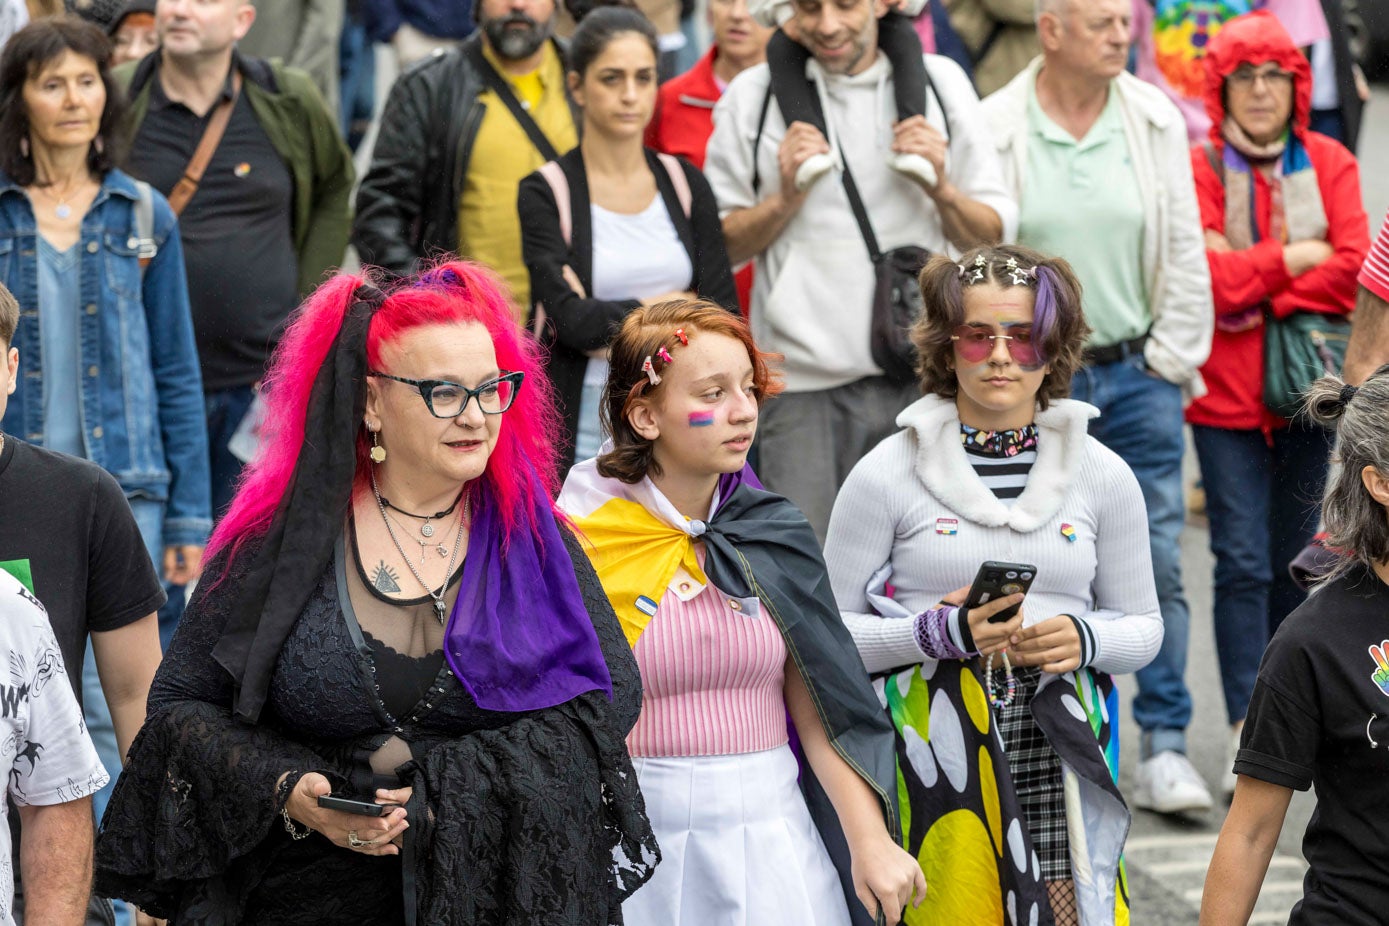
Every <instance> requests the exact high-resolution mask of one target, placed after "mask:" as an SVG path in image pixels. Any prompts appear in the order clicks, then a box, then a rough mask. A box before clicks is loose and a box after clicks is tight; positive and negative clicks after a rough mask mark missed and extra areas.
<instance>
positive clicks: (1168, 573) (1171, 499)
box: [1071, 354, 1191, 758]
mask: <svg viewBox="0 0 1389 926" xmlns="http://www.w3.org/2000/svg"><path fill="white" fill-rule="evenodd" d="M1071 396H1072V397H1073V398H1076V399H1079V400H1080V401H1082V402H1089V403H1090V404H1091V405H1094V406H1095V407H1096V408H1098V409H1099V410H1100V417H1099V418H1097V419H1094V420H1092V421H1091V422H1090V433H1091V435H1093V436H1094V437H1095V438H1096V439H1097V440H1099V441H1100V442H1101V443H1103V444H1104V445H1105V446H1106V447H1108V448H1109V449H1111V450H1113V451H1114V452H1115V453H1117V454H1118V455H1119V456H1120V457H1121V458H1122V459H1123V461H1124V462H1125V463H1127V464H1128V465H1129V468H1130V469H1131V470H1133V474H1134V476H1135V477H1137V479H1138V485H1139V487H1140V488H1141V489H1142V490H1143V501H1144V502H1145V503H1146V505H1147V508H1148V543H1149V546H1150V548H1151V550H1152V556H1153V580H1154V582H1155V583H1156V585H1157V597H1158V607H1159V609H1160V610H1161V611H1162V623H1163V629H1164V633H1163V638H1162V648H1161V649H1160V650H1158V654H1157V656H1156V657H1155V658H1154V659H1153V661H1152V662H1150V663H1149V664H1148V665H1147V666H1146V667H1145V668H1142V669H1139V670H1138V672H1136V673H1135V677H1136V678H1137V681H1138V694H1137V696H1136V697H1134V699H1133V717H1134V720H1136V721H1137V722H1138V725H1139V727H1141V728H1142V730H1143V732H1144V734H1145V735H1144V737H1143V756H1144V757H1145V758H1146V757H1147V756H1149V755H1152V754H1153V753H1155V752H1162V751H1163V750H1168V749H1170V750H1174V751H1176V752H1186V727H1187V724H1189V723H1190V722H1191V692H1190V691H1189V690H1188V689H1187V687H1186V678H1185V676H1186V642H1187V635H1188V631H1189V625H1190V623H1191V613H1190V610H1189V609H1188V608H1187V603H1186V594H1185V593H1184V591H1183V590H1182V561H1181V546H1180V542H1181V533H1182V527H1183V525H1184V524H1185V522H1186V505H1185V502H1184V500H1183V498H1182V451H1183V449H1184V447H1185V439H1184V437H1183V435H1182V391H1181V389H1180V388H1179V387H1178V386H1175V385H1173V384H1172V383H1169V382H1167V381H1166V380H1163V379H1158V378H1157V377H1156V376H1153V375H1152V374H1150V373H1149V372H1148V369H1147V366H1146V365H1145V364H1144V362H1143V358H1142V356H1141V355H1139V354H1133V355H1130V356H1129V357H1126V358H1125V359H1123V360H1119V361H1116V362H1114V363H1107V364H1104V365H1103V366H1090V367H1083V368H1081V370H1080V371H1079V372H1077V373H1076V376H1075V379H1074V381H1073V382H1072V384H1071Z"/></svg>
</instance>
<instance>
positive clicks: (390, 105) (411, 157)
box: [352, 33, 579, 276]
mask: <svg viewBox="0 0 1389 926" xmlns="http://www.w3.org/2000/svg"><path fill="white" fill-rule="evenodd" d="M555 45H556V48H557V50H558V51H559V53H560V57H561V60H562V59H563V57H564V51H565V48H564V45H563V44H562V43H560V42H556V43H555ZM481 48H482V35H481V33H474V34H473V35H472V36H470V37H469V38H468V39H466V40H465V41H464V42H463V43H462V44H461V45H459V46H458V48H456V49H451V50H449V51H446V52H443V53H442V54H436V55H434V56H432V57H430V58H426V59H425V60H424V61H421V62H420V63H419V64H417V65H415V66H414V67H412V68H410V69H409V70H407V71H406V72H405V73H404V74H402V75H401V76H400V77H399V78H398V79H397V80H396V82H395V85H394V86H392V87H391V93H390V96H389V97H387V99H386V105H385V107H384V109H383V110H382V116H381V130H380V133H379V134H378V136H377V138H376V147H375V149H373V151H372V155H371V169H370V170H368V171H367V174H366V176H365V177H363V178H362V185H361V186H360V187H359V188H358V190H357V217H356V220H355V221H354V222H353V224H352V244H353V246H354V247H356V249H357V254H358V255H359V256H360V257H361V259H362V263H363V264H374V265H375V266H378V267H382V268H384V269H385V270H387V271H389V272H390V273H394V274H399V275H401V276H405V275H408V274H411V273H414V272H415V271H416V270H417V269H418V265H419V263H420V262H421V261H422V260H425V259H432V258H434V257H437V256H439V255H440V254H452V253H454V252H455V251H457V250H458V201H459V199H460V198H461V197H462V195H463V181H464V178H465V177H466V176H467V173H468V160H469V158H470V157H471V155H472V150H473V142H474V141H475V140H476V138H477V132H478V128H479V127H480V126H481V125H482V117H483V114H484V113H485V112H486V110H487V105H486V104H485V103H482V102H479V100H478V95H479V94H480V93H481V92H482V91H483V90H484V89H485V85H484V83H483V78H482V74H481V73H480V71H479V70H478V64H477V62H478V61H479V59H480V52H481ZM565 92H566V94H567V93H568V91H567V90H566V91H565ZM570 106H571V108H572V107H573V101H572V100H571V101H570ZM574 124H575V125H578V124H579V118H578V115H577V114H576V115H575V117H574ZM464 256H466V255H464Z"/></svg>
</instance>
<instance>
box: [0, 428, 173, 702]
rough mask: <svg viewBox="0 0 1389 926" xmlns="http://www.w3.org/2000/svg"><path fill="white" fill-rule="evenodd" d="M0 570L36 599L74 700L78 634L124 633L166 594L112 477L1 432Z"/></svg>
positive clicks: (81, 640)
mask: <svg viewBox="0 0 1389 926" xmlns="http://www.w3.org/2000/svg"><path fill="white" fill-rule="evenodd" d="M0 569H4V570H5V571H6V572H9V573H11V574H13V575H15V576H16V578H18V579H19V580H20V581H21V582H23V583H24V584H25V585H30V586H31V587H32V588H33V591H34V595H35V596H36V597H37V598H38V599H39V601H41V602H43V606H44V608H45V609H47V611H48V620H49V623H51V624H52V625H53V634H54V636H56V637H57V638H58V646H59V648H60V649H61V650H62V651H63V662H64V663H65V665H66V666H67V672H68V681H70V682H71V683H72V687H73V691H74V692H76V694H77V699H78V701H79V703H80V702H81V700H82V684H81V683H82V657H83V655H84V653H85V648H86V645H87V633H88V632H89V631H97V632H102V631H108V630H117V629H119V628H121V627H124V626H126V625H127V624H130V623H132V622H134V621H136V620H139V619H140V618H142V617H144V616H145V615H147V614H152V613H154V612H155V611H158V610H159V608H160V607H162V606H163V604H164V601H165V597H166V596H165V594H164V590H163V588H162V587H161V586H160V583H159V576H158V575H156V574H155V571H154V564H153V563H151V562H150V557H149V551H148V550H147V549H146V548H145V542H144V540H142V539H141V537H140V528H139V526H138V525H137V524H136V523H135V516H134V515H133V514H131V512H130V505H129V504H128V503H127V502H126V500H125V493H124V492H122V491H121V487H120V485H119V484H117V482H116V480H115V479H114V478H112V476H111V474H110V473H107V472H106V471H105V470H104V469H102V468H101V467H99V466H97V465H96V464H94V463H90V462H88V461H86V460H79V459H77V458H76V457H70V456H68V455H67V454H62V453H54V452H53V451H51V450H45V449H43V448H41V447H35V446H34V445H32V444H26V443H24V442H23V441H21V440H18V439H17V438H15V437H12V436H10V435H6V436H5V446H4V449H3V450H2V451H0Z"/></svg>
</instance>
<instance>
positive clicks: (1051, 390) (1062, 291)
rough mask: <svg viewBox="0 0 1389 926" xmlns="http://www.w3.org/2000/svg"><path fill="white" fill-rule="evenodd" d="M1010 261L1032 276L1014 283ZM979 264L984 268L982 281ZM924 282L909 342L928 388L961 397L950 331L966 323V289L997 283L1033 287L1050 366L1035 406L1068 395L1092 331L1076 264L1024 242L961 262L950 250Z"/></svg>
mask: <svg viewBox="0 0 1389 926" xmlns="http://www.w3.org/2000/svg"><path fill="white" fill-rule="evenodd" d="M981 258H982V262H981ZM1009 260H1013V261H1015V262H1016V267H1017V269H1018V270H1019V271H1021V272H1022V273H1023V274H1024V275H1025V278H1026V282H1023V283H1018V282H1015V281H1014V275H1013V271H1012V270H1010V269H1009V267H1008V261H1009ZM1034 267H1035V268H1036V274H1035V276H1032V275H1030V274H1029V273H1028V271H1030V270H1031V269H1032V268H1034ZM961 268H964V270H963V272H962V271H961ZM976 270H978V271H982V275H981V276H979V278H978V279H977V281H976V279H975V275H976ZM918 282H919V283H920V285H921V297H922V303H923V304H922V309H921V317H920V318H918V319H917V320H916V323H915V324H914V325H912V328H911V340H912V344H913V345H915V347H916V350H917V363H916V373H917V378H918V380H919V381H920V383H921V391H922V392H923V393H927V394H931V395H938V396H942V397H943V398H947V399H953V398H955V395H956V394H957V393H958V391H959V382H958V380H957V379H956V378H955V365H954V358H955V345H954V342H953V341H951V340H950V336H951V334H952V333H953V332H954V330H955V329H956V328H957V327H958V326H959V325H961V324H963V323H964V319H965V291H966V290H967V289H968V288H969V287H971V286H975V285H982V284H984V283H993V284H995V285H998V286H1003V287H1010V286H1027V287H1029V288H1031V289H1032V290H1033V293H1034V301H1033V305H1032V340H1033V342H1034V343H1035V344H1036V345H1037V348H1038V352H1039V353H1040V354H1041V357H1042V359H1043V361H1044V362H1045V363H1047V364H1048V365H1049V366H1050V372H1049V373H1047V375H1046V377H1045V378H1044V379H1043V380H1042V385H1041V387H1040V388H1039V389H1038V390H1037V404H1038V405H1039V406H1041V407H1042V408H1046V407H1047V404H1048V403H1049V402H1050V401H1051V400H1052V399H1061V398H1065V397H1066V396H1068V395H1070V392H1071V377H1072V376H1074V375H1075V371H1076V370H1078V369H1080V367H1081V365H1082V364H1083V363H1084V360H1083V356H1082V355H1083V351H1084V349H1085V340H1086V338H1088V337H1089V336H1090V326H1089V325H1087V324H1086V323H1085V313H1084V312H1083V311H1082V309H1081V287H1080V280H1078V279H1077V278H1076V275H1075V271H1073V270H1072V269H1071V265H1070V264H1068V263H1066V262H1065V261H1064V260H1062V259H1061V258H1059V257H1047V256H1045V255H1043V254H1041V253H1039V252H1037V251H1034V250H1032V249H1031V248H1025V247H1022V246H1021V245H1014V244H1003V245H997V246H985V247H980V248H974V249H972V250H970V251H967V252H966V253H965V254H964V255H963V256H962V257H960V259H959V261H954V260H951V259H950V258H949V257H945V256H937V257H933V258H931V260H930V261H928V262H927V264H926V266H925V267H924V268H922V271H921V275H920V277H919V278H918Z"/></svg>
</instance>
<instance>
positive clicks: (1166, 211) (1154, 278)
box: [983, 57, 1215, 402]
mask: <svg viewBox="0 0 1389 926" xmlns="http://www.w3.org/2000/svg"><path fill="white" fill-rule="evenodd" d="M1042 61H1043V59H1042V58H1040V57H1038V58H1035V59H1033V61H1032V63H1031V64H1030V65H1028V67H1027V70H1025V71H1023V72H1022V73H1021V74H1019V75H1018V76H1017V77H1015V78H1013V80H1012V81H1010V82H1009V83H1008V85H1007V86H1006V87H1004V88H1003V89H1002V90H999V91H998V92H997V93H994V94H992V95H990V96H989V97H988V98H987V99H985V100H984V102H983V110H984V117H985V119H986V121H987V123H988V128H989V131H990V133H991V134H992V136H993V139H994V142H995V143H996V144H997V145H998V151H999V160H1000V161H1002V165H1003V174H1004V180H1005V183H1006V184H1007V186H1008V189H1009V191H1010V192H1011V193H1012V194H1013V195H1014V196H1015V197H1017V198H1018V200H1019V201H1021V200H1022V197H1023V196H1024V195H1025V191H1026V189H1027V176H1026V173H1027V139H1028V119H1027V96H1028V91H1029V89H1030V88H1031V87H1032V86H1033V85H1034V84H1035V83H1036V80H1037V73H1038V72H1039V71H1040V70H1041V69H1042ZM1111 89H1112V91H1113V92H1114V93H1117V94H1118V96H1119V105H1120V109H1121V112H1122V115H1123V120H1124V137H1125V138H1126V139H1127V140H1128V145H1129V156H1130V157H1131V158H1132V159H1133V164H1134V173H1135V174H1136V175H1137V177H1138V187H1139V190H1138V192H1139V195H1140V197H1141V198H1142V200H1143V214H1144V216H1145V218H1146V225H1145V228H1144V233H1143V281H1144V285H1145V287H1146V289H1147V293H1148V302H1149V309H1150V311H1151V312H1152V315H1153V327H1152V329H1151V331H1150V332H1149V335H1150V336H1149V339H1148V344H1147V346H1146V348H1145V349H1144V359H1145V360H1146V361H1147V364H1148V368H1149V369H1151V370H1152V371H1153V372H1154V373H1157V374H1158V375H1159V376H1161V377H1162V378H1163V379H1165V380H1167V381H1169V382H1172V383H1176V384H1177V385H1179V386H1181V387H1182V393H1183V395H1184V396H1185V398H1186V400H1187V401H1188V402H1190V401H1191V400H1192V399H1195V398H1198V397H1199V396H1201V395H1204V394H1205V392H1206V387H1205V383H1204V382H1202V380H1201V374H1200V368H1201V364H1203V363H1205V362H1206V358H1207V357H1208V356H1209V355H1210V352H1211V334H1212V332H1213V331H1214V328H1215V308H1214V305H1213V303H1212V301H1211V277H1210V269H1209V267H1208V265H1207V264H1206V246H1205V239H1204V236H1203V234H1202V231H1201V214H1200V209H1199V207H1198V206H1197V203H1196V186H1195V183H1194V182H1193V180H1192V175H1191V151H1190V148H1189V147H1188V145H1187V137H1186V123H1185V122H1184V121H1183V120H1182V114H1181V113H1180V112H1179V111H1178V110H1177V107H1176V106H1174V105H1173V104H1172V101H1171V100H1169V99H1167V97H1166V96H1165V95H1164V94H1163V92H1162V91H1161V90H1159V89H1158V88H1156V87H1154V86H1152V85H1151V84H1146V83H1144V82H1143V81H1141V80H1139V79H1138V78H1136V77H1134V76H1133V75H1131V74H1128V73H1123V74H1120V75H1119V76H1118V77H1117V78H1115V79H1114V82H1113V84H1111ZM1024 243H1025V242H1024Z"/></svg>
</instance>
